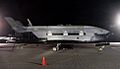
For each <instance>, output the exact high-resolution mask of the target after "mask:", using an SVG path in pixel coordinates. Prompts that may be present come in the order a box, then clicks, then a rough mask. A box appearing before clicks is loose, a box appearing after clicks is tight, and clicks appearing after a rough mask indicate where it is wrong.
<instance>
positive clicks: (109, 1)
mask: <svg viewBox="0 0 120 69" xmlns="http://www.w3.org/2000/svg"><path fill="white" fill-rule="evenodd" d="M117 12H120V0H48V1H46V0H31V1H30V0H17V1H16V0H3V1H2V0H0V15H2V16H11V17H13V18H15V19H18V20H20V21H22V22H23V24H24V25H27V24H28V23H27V20H26V19H27V18H29V19H30V20H31V22H32V23H33V25H59V24H63V25H67V24H71V25H92V26H98V27H102V28H105V29H107V30H112V32H115V31H117V33H120V32H118V29H115V26H114V24H115V23H114V20H113V19H114V17H115V15H116V13H117ZM118 35H119V34H118Z"/></svg>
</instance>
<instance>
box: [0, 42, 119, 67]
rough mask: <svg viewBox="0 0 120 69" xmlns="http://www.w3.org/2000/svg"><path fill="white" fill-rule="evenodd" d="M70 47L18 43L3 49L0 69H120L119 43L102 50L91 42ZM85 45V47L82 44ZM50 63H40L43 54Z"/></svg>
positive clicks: (0, 49) (0, 57) (0, 56)
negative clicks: (53, 49) (57, 49)
mask: <svg viewBox="0 0 120 69" xmlns="http://www.w3.org/2000/svg"><path fill="white" fill-rule="evenodd" d="M75 46H76V47H75V48H73V49H69V50H65V49H64V50H60V51H57V52H53V51H52V49H51V48H52V45H49V44H46V45H44V44H39V45H36V44H18V45H17V46H16V47H15V49H14V51H12V49H11V48H10V47H8V48H0V69H119V68H120V47H119V45H117V46H114V45H111V46H107V47H106V48H105V50H104V51H103V52H102V53H98V50H97V48H95V47H94V46H93V45H91V44H84V45H82V44H81V45H75ZM79 46H82V47H79ZM43 56H44V57H45V58H46V62H47V66H41V65H40V64H41V60H42V57H43Z"/></svg>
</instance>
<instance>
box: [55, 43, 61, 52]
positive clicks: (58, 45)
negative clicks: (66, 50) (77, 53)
mask: <svg viewBox="0 0 120 69" xmlns="http://www.w3.org/2000/svg"><path fill="white" fill-rule="evenodd" d="M60 46H61V43H57V46H56V47H53V51H58V50H60Z"/></svg>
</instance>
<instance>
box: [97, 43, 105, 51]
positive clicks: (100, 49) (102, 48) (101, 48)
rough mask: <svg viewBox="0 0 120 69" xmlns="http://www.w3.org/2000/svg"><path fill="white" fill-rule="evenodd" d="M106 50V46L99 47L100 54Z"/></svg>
mask: <svg viewBox="0 0 120 69" xmlns="http://www.w3.org/2000/svg"><path fill="white" fill-rule="evenodd" d="M104 48H105V45H103V46H101V47H99V48H98V52H99V53H101V52H102V51H103V50H104Z"/></svg>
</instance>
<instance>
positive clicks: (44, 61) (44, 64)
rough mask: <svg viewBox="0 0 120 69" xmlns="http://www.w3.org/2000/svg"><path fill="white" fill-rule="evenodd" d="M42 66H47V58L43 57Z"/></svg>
mask: <svg viewBox="0 0 120 69" xmlns="http://www.w3.org/2000/svg"><path fill="white" fill-rule="evenodd" d="M41 65H42V66H46V65H47V63H46V59H45V57H42V63H41Z"/></svg>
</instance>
